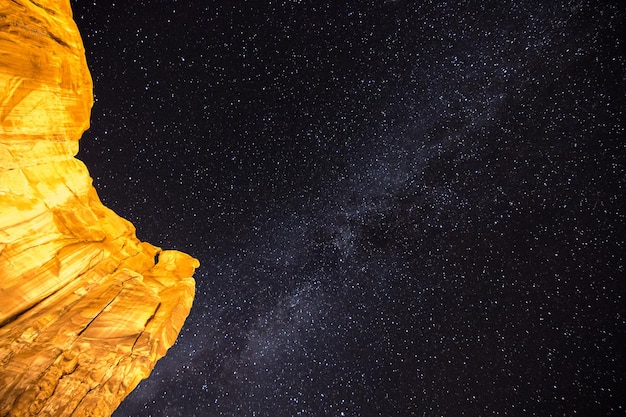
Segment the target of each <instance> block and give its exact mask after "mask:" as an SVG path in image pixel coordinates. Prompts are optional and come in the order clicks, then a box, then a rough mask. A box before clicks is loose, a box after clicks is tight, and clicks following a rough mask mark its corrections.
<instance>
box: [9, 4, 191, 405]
mask: <svg viewBox="0 0 626 417" xmlns="http://www.w3.org/2000/svg"><path fill="white" fill-rule="evenodd" d="M92 104H93V95H92V84H91V77H90V75H89V71H88V69H87V63H86V60H85V51H84V49H83V45H82V41H81V38H80V35H79V33H78V29H77V27H76V24H75V23H74V21H73V20H72V12H71V9H70V5H69V0H37V1H35V0H12V1H8V0H6V1H1V2H0V416H7V415H8V416H38V415H41V416H43V415H45V416H70V415H71V416H86V415H89V416H108V415H110V414H111V413H112V412H113V410H115V408H116V407H117V406H118V405H119V403H120V402H121V401H122V399H123V398H124V397H125V396H126V395H128V393H129V392H130V391H131V390H132V389H133V388H135V386H136V385H137V384H138V383H139V381H140V380H141V379H143V378H145V377H147V376H148V375H149V373H150V371H151V370H152V368H153V367H154V365H155V363H156V361H157V360H158V359H159V358H160V357H161V356H163V355H164V354H165V352H166V351H167V349H168V348H169V347H170V346H171V345H172V344H173V343H174V341H175V340H176V337H177V335H178V333H179V331H180V329H181V327H182V325H183V322H184V320H185V318H186V317H187V315H188V313H189V309H190V308H191V303H192V301H193V297H194V288H195V287H194V284H195V283H194V280H193V278H191V276H192V274H193V271H194V269H195V268H196V267H197V266H198V261H197V260H195V259H193V258H191V257H190V256H188V255H185V254H183V253H181V252H177V251H161V249H159V248H157V247H155V246H152V245H150V244H148V243H144V242H140V241H139V240H138V239H137V238H136V236H135V229H134V227H133V225H132V224H130V223H129V222H128V221H126V220H124V219H122V218H120V217H119V216H117V215H116V214H115V213H114V212H113V211H111V210H109V209H108V208H106V207H104V206H103V205H102V203H101V202H100V200H99V198H98V196H97V194H96V191H95V190H94V188H93V187H92V185H91V178H90V176H89V172H88V171H87V169H86V167H85V166H84V164H83V163H82V162H80V161H79V160H77V159H75V158H74V156H75V155H76V153H77V151H78V139H79V138H80V136H81V134H82V133H83V132H84V131H85V129H87V127H88V125H89V116H90V110H91V106H92ZM157 260H158V262H155V261H157Z"/></svg>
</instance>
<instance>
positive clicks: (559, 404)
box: [72, 0, 626, 417]
mask: <svg viewBox="0 0 626 417" xmlns="http://www.w3.org/2000/svg"><path fill="white" fill-rule="evenodd" d="M72 7H73V9H74V17H75V20H76V22H77V24H78V26H79V29H80V31H81V34H82V37H83V40H84V44H85V48H86V51H87V62H88V64H89V67H90V70H91V73H92V77H93V79H94V93H95V104H94V107H93V110H92V116H91V128H90V129H89V130H88V131H87V132H86V133H85V135H84V136H83V139H82V140H81V145H80V146H81V150H80V153H79V155H78V157H79V158H80V159H81V160H83V161H85V163H86V164H87V166H88V168H89V170H90V172H91V174H92V176H93V178H94V185H95V187H96V189H97V190H98V193H99V195H100V197H101V199H102V200H103V202H104V203H105V205H107V206H109V207H111V208H112V209H114V210H115V211H116V212H117V213H118V214H120V215H121V216H123V217H125V218H127V219H129V220H131V221H132V222H133V223H134V224H135V226H136V227H137V235H138V237H139V238H140V239H142V240H146V241H148V242H151V243H153V244H155V245H158V246H161V247H163V248H165V249H178V250H181V251H184V252H187V253H189V254H191V255H193V256H194V257H196V258H198V259H199V260H200V262H201V266H200V268H199V269H198V270H197V271H196V275H195V278H196V281H197V295H196V299H195V301H194V306H193V308H192V310H191V313H190V316H189V318H188V320H187V322H186V324H185V327H184V328H183V330H182V332H181V335H180V337H179V339H178V341H177V343H176V345H175V346H174V347H172V349H171V350H170V351H169V353H168V355H167V356H166V357H165V358H163V359H162V360H161V361H160V362H159V363H158V364H157V366H156V368H155V370H154V372H153V374H152V376H151V377H150V378H149V379H147V380H145V381H144V382H142V383H141V384H140V386H139V387H138V388H137V389H136V390H135V391H134V392H133V393H132V394H131V395H130V396H129V397H128V398H127V399H126V400H125V401H124V402H123V403H122V405H121V406H120V408H119V409H118V411H116V413H115V414H114V416H116V417H122V416H137V417H139V416H142V417H145V416H153V417H160V416H170V417H174V416H185V417H191V416H202V417H213V416H257V417H263V416H278V417H282V416H310V417H320V416H354V417H357V416H358V417H374V416H385V417H407V416H495V415H499V416H504V415H506V416H517V415H520V416H522V415H523V416H546V415H550V416H557V415H558V416H571V415H596V416H600V415H602V416H610V415H624V413H626V408H625V407H626V405H625V403H626V400H625V396H624V391H623V387H624V385H625V381H624V375H626V369H625V366H624V348H623V341H624V340H625V336H626V334H625V333H626V332H625V329H626V318H625V313H626V311H625V308H624V300H623V295H624V289H625V288H624V287H625V279H624V278H625V277H624V256H625V255H626V250H625V248H624V246H625V244H624V243H625V242H624V236H626V231H625V230H624V229H625V228H624V224H625V210H624V198H625V196H624V187H625V172H624V171H625V169H624V167H625V164H624V162H625V155H626V152H625V149H624V141H623V138H624V137H625V126H624V119H625V117H624V116H625V115H624V113H625V109H626V106H625V104H626V103H625V101H626V99H625V97H626V91H625V84H626V83H625V80H626V75H625V74H626V70H625V69H626V58H625V54H624V50H625V49H624V36H623V33H624V32H623V30H624V25H625V22H626V19H625V17H626V10H625V8H624V6H623V4H621V3H620V2H619V1H591V0H588V1H586V0H575V1H565V0H555V1H530V0H528V1H506V0H505V1H488V0H487V1H463V2H445V1H409V0H363V1H356V0H347V1H341V2H339V1H334V0H333V1H330V0H271V1H269V0H268V1H258V2H257V1H254V2H253V1H240V0H229V1H211V0H188V1H176V0H160V1H157V0H154V1H130V2H122V1H104V0H90V1H87V0H75V1H74V0H73V1H72Z"/></svg>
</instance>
